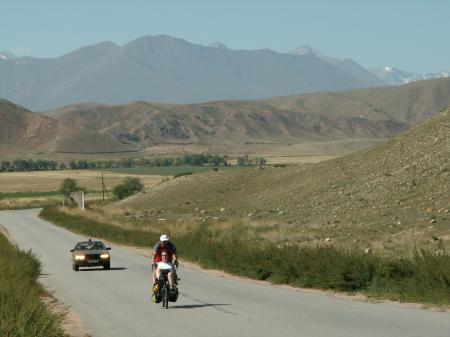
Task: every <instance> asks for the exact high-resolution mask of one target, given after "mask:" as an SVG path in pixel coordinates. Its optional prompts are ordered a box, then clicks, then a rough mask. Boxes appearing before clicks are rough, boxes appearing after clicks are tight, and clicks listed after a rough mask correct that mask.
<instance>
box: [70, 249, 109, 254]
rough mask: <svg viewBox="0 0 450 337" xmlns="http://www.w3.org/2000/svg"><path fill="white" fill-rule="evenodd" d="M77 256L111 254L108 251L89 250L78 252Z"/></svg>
mask: <svg viewBox="0 0 450 337" xmlns="http://www.w3.org/2000/svg"><path fill="white" fill-rule="evenodd" d="M75 253H76V254H83V255H86V254H105V253H107V254H109V252H108V251H107V250H106V249H89V250H76V251H75Z"/></svg>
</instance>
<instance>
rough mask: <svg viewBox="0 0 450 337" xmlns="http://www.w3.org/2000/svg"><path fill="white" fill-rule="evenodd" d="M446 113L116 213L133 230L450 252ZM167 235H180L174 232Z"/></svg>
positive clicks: (173, 187)
mask: <svg viewBox="0 0 450 337" xmlns="http://www.w3.org/2000/svg"><path fill="white" fill-rule="evenodd" d="M449 135H450V111H449V110H446V111H444V112H443V113H441V114H439V115H438V116H437V117H435V118H433V119H431V120H430V121H427V122H425V123H424V124H422V125H419V126H417V127H416V128H414V129H412V130H410V131H408V132H406V133H404V134H402V135H400V136H399V137H397V138H395V139H393V140H391V141H389V142H387V143H385V144H382V145H380V146H377V147H375V148H373V149H370V150H366V151H363V152H358V153H355V154H352V155H349V156H345V157H342V158H339V159H336V160H331V161H327V162H323V163H319V164H314V165H304V166H290V167H285V168H282V167H280V168H267V169H263V170H258V169H255V170H241V171H238V172H220V171H219V172H210V173H205V174H197V175H194V176H189V177H183V178H179V179H175V180H172V181H169V182H166V183H164V184H161V185H159V186H157V187H156V188H153V189H151V190H148V191H147V193H145V194H140V195H138V196H135V197H132V198H130V199H128V200H126V201H125V202H122V203H120V204H118V205H114V206H113V208H115V209H117V208H118V207H119V208H120V209H122V212H127V213H123V215H125V214H127V215H128V216H124V217H123V219H122V220H123V221H129V218H130V217H129V215H130V214H131V215H133V214H134V215H136V216H137V220H134V221H135V223H136V224H137V225H138V226H146V225H149V224H150V225H151V224H153V225H152V226H156V224H159V225H160V224H161V222H160V221H158V218H164V219H166V220H165V223H171V224H176V223H192V222H204V223H208V224H210V225H211V226H213V227H216V228H220V229H227V228H236V226H238V227H239V228H240V229H239V230H241V231H242V232H243V234H245V235H247V236H249V237H252V238H264V239H269V240H273V241H276V242H286V241H287V242H289V243H298V244H301V245H304V244H310V243H318V242H323V243H324V244H330V243H334V244H335V245H341V244H342V245H346V246H348V245H352V244H355V245H358V246H362V247H372V248H374V249H378V250H383V251H395V252H399V251H401V250H404V249H405V247H411V246H412V245H418V246H420V247H428V248H430V249H433V250H436V251H439V250H441V249H443V248H445V247H447V248H448V247H449V242H450V232H449V228H450V215H449V214H448V212H449V209H450V200H449V198H448V196H449V195H450V137H449ZM173 227H176V225H174V226H173Z"/></svg>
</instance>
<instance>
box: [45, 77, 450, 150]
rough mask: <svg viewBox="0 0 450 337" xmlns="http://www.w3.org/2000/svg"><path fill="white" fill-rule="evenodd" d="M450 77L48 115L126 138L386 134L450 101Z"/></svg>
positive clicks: (69, 109)
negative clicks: (353, 88) (277, 95)
mask: <svg viewBox="0 0 450 337" xmlns="http://www.w3.org/2000/svg"><path fill="white" fill-rule="evenodd" d="M449 93H450V79H441V80H430V81H422V82H417V83H414V84H411V85H405V86H402V87H392V88H375V89H367V90H357V91H348V92H337V93H323V94H311V95H302V96H292V97H281V98H277V99H272V100H264V101H220V102H208V103H202V104H192V105H169V104H150V103H145V102H135V103H131V104H127V105H117V106H108V105H100V104H77V105H72V106H66V107H63V108H61V109H57V110H53V111H49V112H47V113H46V114H47V115H48V116H53V117H55V118H57V119H58V120H59V121H61V123H63V124H66V125H76V126H78V127H80V128H83V129H90V130H96V131H97V130H98V131H99V132H100V133H103V134H109V135H111V136H112V137H113V138H114V139H116V140H118V141H120V142H123V143H131V144H133V143H139V144H152V143H217V142H219V143H223V142H246V141H249V140H251V141H276V142H291V141H295V140H300V141H303V140H323V139H342V138H370V137H374V138H380V137H391V136H393V135H394V134H397V133H398V132H400V131H402V130H404V129H406V128H407V127H409V126H410V125H412V124H415V123H417V122H418V121H421V120H424V119H426V118H429V117H430V116H432V115H434V114H435V113H437V112H438V111H441V110H442V109H443V107H446V106H449V105H450V94H449Z"/></svg>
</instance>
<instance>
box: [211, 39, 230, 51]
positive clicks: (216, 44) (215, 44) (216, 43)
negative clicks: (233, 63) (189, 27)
mask: <svg viewBox="0 0 450 337" xmlns="http://www.w3.org/2000/svg"><path fill="white" fill-rule="evenodd" d="M209 46H210V47H213V48H218V49H228V47H227V46H226V45H225V44H223V43H222V42H220V41H214V42H212V43H211V44H210V45H209Z"/></svg>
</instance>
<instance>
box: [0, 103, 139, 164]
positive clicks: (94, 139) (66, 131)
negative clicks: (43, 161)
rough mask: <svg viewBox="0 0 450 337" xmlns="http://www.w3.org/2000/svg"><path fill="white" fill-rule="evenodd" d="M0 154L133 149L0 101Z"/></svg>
mask: <svg viewBox="0 0 450 337" xmlns="http://www.w3.org/2000/svg"><path fill="white" fill-rule="evenodd" d="M0 121H1V123H0V154H1V155H8V156H9V155H14V156H21V155H29V154H36V153H47V154H49V153H51V152H78V153H79V152H81V153H104V152H111V151H113V152H120V151H133V150H134V148H132V147H130V146H126V145H124V144H121V143H119V142H117V141H115V140H114V139H112V138H111V137H109V136H107V135H101V134H99V133H97V132H94V131H91V130H84V129H78V128H76V127H74V126H71V125H69V124H66V125H64V124H63V123H60V122H58V121H57V120H55V119H53V118H49V117H46V116H43V115H41V114H38V113H33V112H31V111H29V110H27V109H25V108H23V107H21V106H18V105H16V104H14V103H11V102H9V101H6V100H3V99H2V100H0Z"/></svg>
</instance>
